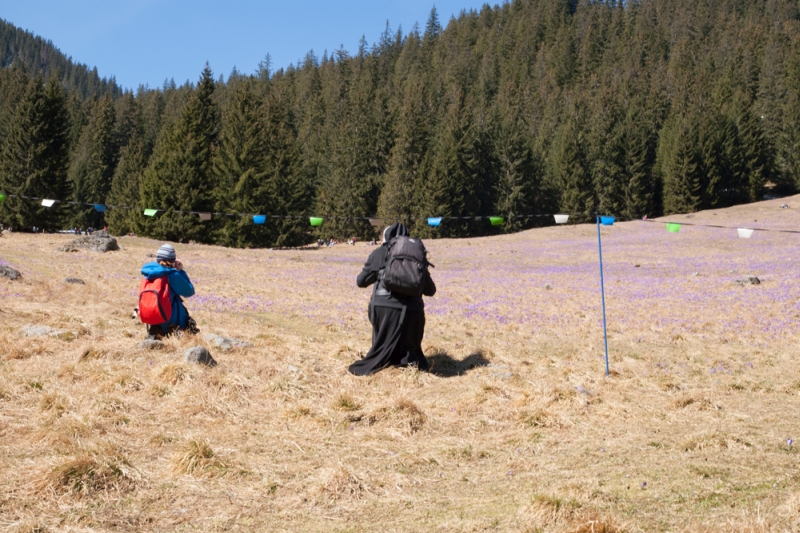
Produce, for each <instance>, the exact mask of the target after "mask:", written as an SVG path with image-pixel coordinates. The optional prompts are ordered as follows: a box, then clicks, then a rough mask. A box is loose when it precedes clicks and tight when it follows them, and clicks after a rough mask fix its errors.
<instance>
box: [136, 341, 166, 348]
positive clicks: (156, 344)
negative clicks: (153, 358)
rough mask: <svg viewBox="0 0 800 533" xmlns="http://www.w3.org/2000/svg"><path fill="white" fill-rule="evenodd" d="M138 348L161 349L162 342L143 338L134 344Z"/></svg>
mask: <svg viewBox="0 0 800 533" xmlns="http://www.w3.org/2000/svg"><path fill="white" fill-rule="evenodd" d="M136 347H137V348H139V349H140V350H161V349H162V348H164V343H163V342H161V341H159V340H156V339H145V340H143V341H142V342H140V343H139V344H137V345H136Z"/></svg>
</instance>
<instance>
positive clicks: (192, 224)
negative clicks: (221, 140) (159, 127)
mask: <svg viewBox="0 0 800 533" xmlns="http://www.w3.org/2000/svg"><path fill="white" fill-rule="evenodd" d="M214 87H215V85H214V79H213V76H212V73H211V69H210V68H209V67H208V65H206V67H205V68H204V69H203V72H202V74H201V76H200V81H199V83H198V84H197V88H196V89H194V90H193V91H191V94H190V95H189V97H188V99H187V101H186V105H185V106H184V107H183V110H182V111H181V113H180V116H179V117H178V119H177V121H176V122H175V123H174V124H173V125H172V126H170V127H169V129H168V130H167V131H166V132H165V134H164V135H163V136H161V137H160V138H159V140H158V142H157V144H156V147H155V150H154V153H153V156H152V158H151V159H150V162H149V164H148V167H147V170H146V171H145V173H144V176H143V177H142V183H141V197H142V204H143V206H144V208H146V209H165V210H166V212H162V213H159V214H158V215H157V216H156V217H153V218H150V219H149V220H146V221H145V222H144V232H145V233H146V234H147V235H149V236H151V237H154V238H158V239H167V240H171V241H180V242H187V241H190V240H192V241H198V242H212V240H213V234H212V232H210V231H209V228H208V226H207V225H206V223H205V222H203V221H201V220H200V219H199V217H198V215H196V214H191V213H190V212H191V211H194V212H210V211H213V210H214V191H215V189H216V176H215V174H214V171H213V155H214V151H215V150H216V145H217V131H218V128H219V117H218V112H217V107H216V105H215V104H214V102H213V100H212V96H213V93H214ZM177 211H182V213H178V212H177Z"/></svg>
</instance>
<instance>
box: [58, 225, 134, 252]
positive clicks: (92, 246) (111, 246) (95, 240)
mask: <svg viewBox="0 0 800 533" xmlns="http://www.w3.org/2000/svg"><path fill="white" fill-rule="evenodd" d="M80 249H86V250H91V251H93V252H101V253H105V252H111V251H114V250H119V245H118V244H117V239H115V238H114V237H112V236H111V235H109V234H108V233H107V232H105V231H103V230H100V231H95V232H94V233H92V234H91V235H84V236H83V237H78V238H77V239H75V240H74V241H70V242H69V243H67V244H66V245H65V246H62V247H61V248H59V249H58V251H59V252H77V251H78V250H80Z"/></svg>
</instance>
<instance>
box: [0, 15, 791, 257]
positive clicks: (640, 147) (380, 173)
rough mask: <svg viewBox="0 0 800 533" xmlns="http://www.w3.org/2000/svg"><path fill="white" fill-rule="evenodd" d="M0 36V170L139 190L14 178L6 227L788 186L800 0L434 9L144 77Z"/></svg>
mask: <svg viewBox="0 0 800 533" xmlns="http://www.w3.org/2000/svg"><path fill="white" fill-rule="evenodd" d="M0 53H2V55H1V56H0V66H1V67H2V69H1V70H0V193H4V194H6V195H9V194H11V195H23V196H31V197H40V198H53V199H58V200H70V201H73V202H80V203H101V204H107V205H109V206H131V207H135V209H130V210H125V209H114V208H109V210H108V211H107V212H105V213H99V212H97V211H96V210H95V209H94V208H93V207H92V206H77V205H69V204H65V203H57V204H56V205H55V206H53V207H51V208H46V207H42V206H41V205H39V203H37V202H35V201H30V200H24V199H20V198H17V197H7V198H6V200H5V201H4V202H3V203H2V204H0V222H3V223H5V224H7V225H11V226H14V227H15V228H19V229H30V228H31V227H33V226H38V227H41V228H44V229H46V230H55V229H61V228H65V227H71V226H83V227H87V226H94V227H100V226H103V225H106V224H107V225H108V227H109V230H110V231H111V232H112V233H116V234H126V233H129V232H135V233H137V234H140V235H147V236H152V237H155V238H159V239H169V240H175V241H184V242H185V241H190V240H193V241H197V242H209V243H218V244H224V245H228V246H240V247H245V246H293V245H299V244H303V243H306V242H309V241H311V240H314V239H316V238H317V237H318V236H321V237H340V238H341V237H349V236H358V237H360V238H370V237H372V236H373V235H375V230H374V229H373V228H372V226H371V225H370V223H369V221H367V220H360V219H359V220H356V219H350V218H348V217H375V216H376V217H381V218H384V219H386V220H398V219H399V220H406V221H407V223H408V224H409V225H411V226H412V230H413V232H414V233H416V234H418V235H420V236H422V237H435V236H446V237H459V236H470V235H482V234H491V233H494V232H510V231H518V230H520V229H524V228H526V227H532V226H534V225H538V224H549V223H551V221H552V219H545V218H524V219H520V218H514V217H515V216H516V215H529V214H542V213H558V212H564V213H571V214H573V215H574V216H575V219H577V220H580V219H581V217H580V216H579V215H580V214H583V215H585V216H584V218H583V219H584V220H589V219H590V218H589V217H590V216H591V215H592V214H593V213H595V212H596V211H599V212H601V213H602V214H610V215H616V216H618V217H621V218H640V217H642V216H644V215H648V216H650V217H652V216H655V215H660V214H669V213H676V212H691V211H696V210H699V209H706V208H714V207H724V206H728V205H732V204H737V203H742V202H750V201H755V200H759V199H762V198H763V197H764V196H765V195H766V194H770V195H781V194H788V193H791V192H794V191H797V190H798V189H800V0H638V1H637V0H627V1H620V0H580V1H578V0H514V1H512V2H510V3H505V4H503V5H501V6H495V7H489V6H484V7H483V8H482V9H481V10H480V11H468V12H467V11H464V12H462V13H461V14H460V15H459V16H458V17H456V18H454V19H451V20H450V21H440V20H439V17H438V15H437V13H436V10H435V9H434V10H432V11H431V13H430V15H429V17H428V19H427V21H426V23H425V25H424V27H414V28H411V29H410V31H404V30H403V29H401V28H397V29H393V28H391V27H390V26H389V24H388V23H387V26H386V29H385V31H384V33H383V34H382V36H381V38H380V40H379V41H378V42H376V43H367V42H366V41H364V40H363V39H362V42H361V44H360V46H359V47H358V50H355V51H352V52H351V51H347V50H344V49H339V50H334V51H332V52H328V51H326V52H324V53H323V54H322V55H321V56H319V55H317V54H315V53H313V52H309V53H308V54H307V55H306V57H305V58H304V60H303V61H302V62H301V63H300V64H297V65H290V66H289V67H288V68H279V69H273V66H272V65H271V64H270V61H269V57H268V56H267V57H266V58H265V60H264V61H263V62H262V63H261V64H260V65H258V68H257V70H256V72H255V73H253V74H245V73H242V72H238V71H234V72H231V73H230V74H229V75H228V76H227V78H225V77H224V76H221V75H219V74H216V75H215V74H214V73H212V70H211V68H210V67H209V66H206V68H205V69H204V70H203V71H202V72H200V73H199V77H198V79H197V80H196V81H195V82H193V83H189V82H187V83H186V84H184V85H181V86H178V85H176V84H175V82H174V81H168V82H165V83H164V86H163V87H161V88H157V89H153V88H149V87H140V88H139V89H138V90H136V91H134V92H131V91H126V90H121V89H120V88H119V87H117V85H116V83H115V82H114V80H113V79H111V80H105V79H100V78H99V77H98V76H97V73H96V71H94V72H92V71H89V70H88V69H87V68H86V67H84V66H81V65H77V66H76V65H74V64H73V63H72V62H71V61H70V60H68V59H66V58H64V56H63V55H62V54H60V53H59V52H58V51H57V50H56V49H55V48H53V47H52V45H51V44H50V43H46V42H44V41H42V40H41V39H39V38H35V37H33V36H32V35H30V34H28V33H26V32H22V31H21V30H19V29H16V28H14V27H13V26H12V25H11V24H8V23H4V22H2V21H0ZM145 208H155V209H167V211H166V212H161V213H159V214H158V216H155V217H146V216H144V215H143V214H142V210H143V209H145ZM174 211H203V212H222V213H240V214H266V215H281V216H285V215H296V216H297V218H288V217H280V218H279V217H274V218H273V217H271V218H268V219H267V222H266V224H264V225H255V224H253V220H252V219H251V218H248V217H238V216H215V217H214V218H213V219H212V220H210V221H203V220H200V218H199V217H198V216H197V215H189V214H179V213H175V212H174ZM309 215H312V216H323V217H329V218H326V219H325V222H324V224H323V225H322V226H321V227H320V228H311V227H309V223H308V220H307V219H305V218H301V217H300V216H309ZM488 215H498V216H504V217H506V223H505V224H504V225H503V226H501V227H494V226H491V225H490V223H489V222H488V220H486V219H478V220H476V219H475V218H474V217H478V216H488ZM433 216H436V217H439V216H441V217H453V216H459V217H473V218H472V219H471V220H467V219H463V220H459V221H452V220H451V221H447V222H446V223H443V224H442V225H441V227H438V228H432V227H429V226H428V225H427V224H426V221H425V218H424V217H433Z"/></svg>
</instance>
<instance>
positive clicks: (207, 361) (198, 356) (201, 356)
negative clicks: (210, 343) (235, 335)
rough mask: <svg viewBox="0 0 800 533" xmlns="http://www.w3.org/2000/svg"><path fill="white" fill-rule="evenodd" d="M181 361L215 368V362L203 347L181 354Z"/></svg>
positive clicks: (190, 349)
mask: <svg viewBox="0 0 800 533" xmlns="http://www.w3.org/2000/svg"><path fill="white" fill-rule="evenodd" d="M183 360H184V361H186V362H187V363H196V364H200V365H207V366H217V362H216V361H214V358H213V357H211V354H210V353H209V352H208V350H207V349H206V348H205V346H195V347H194V348H189V349H188V350H186V351H185V352H183Z"/></svg>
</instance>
